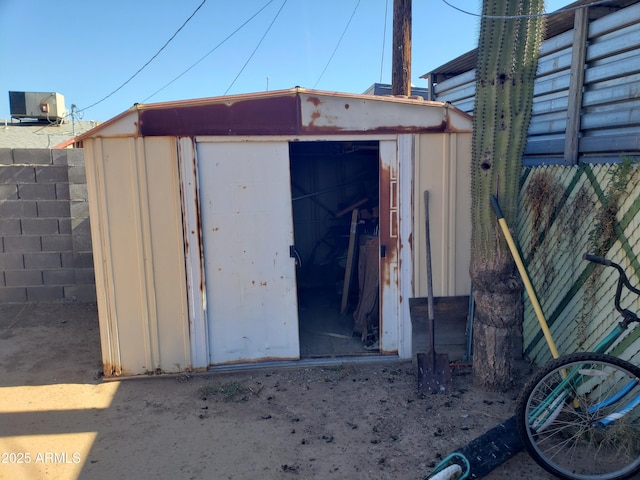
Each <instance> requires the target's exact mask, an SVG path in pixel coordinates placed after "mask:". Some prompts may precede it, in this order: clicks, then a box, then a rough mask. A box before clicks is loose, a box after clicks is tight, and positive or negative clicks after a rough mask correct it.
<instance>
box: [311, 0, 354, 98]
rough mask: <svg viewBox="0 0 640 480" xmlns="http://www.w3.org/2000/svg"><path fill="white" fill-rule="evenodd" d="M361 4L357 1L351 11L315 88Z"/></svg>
mask: <svg viewBox="0 0 640 480" xmlns="http://www.w3.org/2000/svg"><path fill="white" fill-rule="evenodd" d="M359 5H360V0H358V3H356V6H355V8H354V9H353V12H352V13H351V16H350V17H349V21H348V22H347V25H346V26H345V27H344V30H343V31H342V35H340V38H339V39H338V43H337V44H336V47H335V48H334V49H333V52H332V53H331V56H330V57H329V61H328V62H327V64H326V65H325V66H324V69H323V70H322V73H321V74H320V76H319V77H318V81H317V82H316V83H315V85H314V86H313V88H316V86H317V85H318V83H320V80H321V79H322V76H323V75H324V72H326V71H327V68H328V67H329V64H330V63H331V60H333V56H334V55H335V54H336V52H337V51H338V47H339V46H340V43H341V42H342V38H343V37H344V34H345V33H347V30H348V29H349V25H351V20H353V16H354V15H355V14H356V10H358V6H359Z"/></svg>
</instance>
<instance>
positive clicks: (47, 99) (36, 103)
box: [9, 92, 67, 123]
mask: <svg viewBox="0 0 640 480" xmlns="http://www.w3.org/2000/svg"><path fill="white" fill-rule="evenodd" d="M9 110H10V112H11V118H16V119H18V120H20V121H22V120H23V119H31V120H37V121H39V122H49V123H62V122H63V121H64V117H65V115H66V114H67V111H66V109H65V108H64V96H63V95H61V94H59V93H52V92H9Z"/></svg>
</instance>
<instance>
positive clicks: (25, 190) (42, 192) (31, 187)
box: [18, 183, 56, 200]
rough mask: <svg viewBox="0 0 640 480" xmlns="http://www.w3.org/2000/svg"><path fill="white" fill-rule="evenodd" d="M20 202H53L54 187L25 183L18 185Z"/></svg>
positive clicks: (54, 195)
mask: <svg viewBox="0 0 640 480" xmlns="http://www.w3.org/2000/svg"><path fill="white" fill-rule="evenodd" d="M18 198H20V199H21V200H55V199H56V186H55V185H54V184H49V183H26V184H21V185H18Z"/></svg>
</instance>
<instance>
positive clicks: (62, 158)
mask: <svg viewBox="0 0 640 480" xmlns="http://www.w3.org/2000/svg"><path fill="white" fill-rule="evenodd" d="M51 163H53V164H54V165H68V163H67V150H66V149H64V148H54V149H52V150H51Z"/></svg>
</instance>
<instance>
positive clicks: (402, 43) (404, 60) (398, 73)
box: [391, 0, 411, 96]
mask: <svg viewBox="0 0 640 480" xmlns="http://www.w3.org/2000/svg"><path fill="white" fill-rule="evenodd" d="M392 69H393V71H392V72H391V94H392V95H407V96H409V95H411V0H393V54H392Z"/></svg>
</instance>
